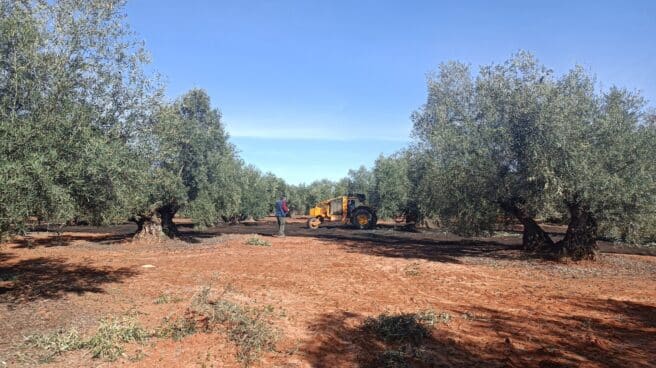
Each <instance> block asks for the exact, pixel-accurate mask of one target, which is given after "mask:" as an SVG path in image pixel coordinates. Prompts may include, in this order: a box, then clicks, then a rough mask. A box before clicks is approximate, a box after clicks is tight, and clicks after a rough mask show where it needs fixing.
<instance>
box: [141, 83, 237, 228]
mask: <svg viewBox="0 0 656 368" xmlns="http://www.w3.org/2000/svg"><path fill="white" fill-rule="evenodd" d="M147 140H148V141H149V143H148V144H146V142H147ZM143 143H144V145H147V146H148V147H149V150H150V152H149V153H148V154H147V155H148V161H149V162H150V166H149V169H148V173H147V175H146V176H147V177H146V178H145V180H144V183H143V184H142V185H141V188H142V193H141V197H140V200H141V208H140V210H139V211H137V213H136V216H135V221H136V222H137V224H138V225H139V230H138V234H137V235H138V236H140V237H153V236H160V235H161V234H162V232H163V233H164V234H166V235H168V236H170V237H174V236H177V235H178V234H179V233H178V230H177V227H176V225H175V223H174V222H173V219H174V217H175V216H176V214H177V213H178V212H180V211H184V213H185V214H187V215H189V216H190V217H191V218H192V219H193V220H194V222H195V223H197V224H199V225H202V226H208V225H212V224H214V223H216V222H217V220H218V219H219V218H220V217H221V216H223V215H229V214H232V213H235V212H236V211H237V210H238V207H239V203H240V192H239V183H238V181H237V180H235V179H236V177H237V176H238V174H239V172H240V166H239V165H240V162H239V161H238V160H237V158H236V154H235V149H234V147H233V146H232V145H231V144H230V143H229V142H228V135H227V133H226V132H225V129H224V126H223V124H222V123H221V114H220V112H219V111H218V110H217V109H214V108H212V106H211V103H210V98H209V96H208V95H207V93H206V92H205V91H203V90H200V89H194V90H191V91H189V92H187V93H186V94H185V95H184V96H182V97H181V98H179V99H178V100H177V101H175V102H173V103H171V104H164V105H162V106H161V108H160V110H159V111H157V113H155V114H154V116H153V119H152V123H151V125H150V128H149V129H148V130H147V131H146V132H145V134H144V140H143Z"/></svg>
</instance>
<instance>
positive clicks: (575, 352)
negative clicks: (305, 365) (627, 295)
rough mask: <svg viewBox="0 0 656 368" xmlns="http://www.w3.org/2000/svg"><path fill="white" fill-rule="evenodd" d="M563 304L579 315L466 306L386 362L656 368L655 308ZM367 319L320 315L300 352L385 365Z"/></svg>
mask: <svg viewBox="0 0 656 368" xmlns="http://www.w3.org/2000/svg"><path fill="white" fill-rule="evenodd" d="M562 303H570V305H569V306H568V307H572V308H575V311H576V313H574V314H571V315H560V314H557V313H554V312H547V314H546V315H545V314H540V315H536V313H535V312H532V313H530V314H529V316H525V315H516V314H511V313H508V312H504V311H500V310H495V309H492V308H486V307H472V306H467V307H461V309H462V311H461V312H462V316H466V317H460V316H461V315H460V314H456V315H454V317H453V320H452V321H451V322H450V325H449V326H444V325H441V324H440V325H438V327H437V328H435V329H434V330H433V332H432V335H431V336H430V337H429V338H428V339H427V340H426V341H425V343H424V344H422V345H421V347H420V348H419V349H415V350H413V351H414V355H413V354H412V353H407V352H408V351H410V350H408V349H405V352H406V353H405V356H406V359H404V361H401V362H397V364H396V365H388V366H392V367H422V368H423V367H454V368H458V367H517V368H520V367H536V368H557V367H559V368H566V367H567V368H569V367H572V368H573V367H579V366H594V367H636V368H647V367H653V357H654V356H656V328H655V327H654V326H655V321H654V319H655V318H656V307H655V306H650V305H645V304H639V303H635V302H627V301H617V300H607V301H606V300H593V299H578V300H574V301H572V300H563V301H562ZM591 314H592V315H603V317H591V316H590V315H591ZM363 321H364V317H363V316H361V315H357V314H353V313H348V312H338V313H332V314H325V315H322V316H321V317H320V318H319V319H318V321H316V322H315V323H314V324H312V325H311V326H309V329H310V331H311V332H312V333H313V334H314V336H312V337H311V338H310V339H309V342H308V343H306V344H305V345H304V346H303V347H302V349H301V350H302V352H303V353H304V355H305V357H306V359H307V361H308V362H309V363H310V364H311V365H312V366H313V367H337V366H339V367H385V365H384V364H381V359H380V358H381V357H384V356H385V354H386V353H387V352H389V351H390V346H389V345H386V343H384V342H383V341H380V340H379V339H377V338H376V336H373V335H372V334H371V333H370V332H369V331H368V330H367V329H366V328H365V324H364V323H363ZM453 326H457V328H454V327H453ZM400 350H401V351H402V352H403V351H404V350H403V349H400ZM396 351H397V352H398V351H399V349H398V348H396ZM417 353H418V354H417ZM408 357H409V358H408Z"/></svg>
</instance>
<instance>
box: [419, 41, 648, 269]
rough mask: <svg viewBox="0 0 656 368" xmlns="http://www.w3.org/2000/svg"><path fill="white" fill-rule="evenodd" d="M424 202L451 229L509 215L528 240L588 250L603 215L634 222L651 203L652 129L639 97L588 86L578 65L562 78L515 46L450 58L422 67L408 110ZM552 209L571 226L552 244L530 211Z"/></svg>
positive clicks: (469, 230)
mask: <svg viewBox="0 0 656 368" xmlns="http://www.w3.org/2000/svg"><path fill="white" fill-rule="evenodd" d="M413 122H414V135H415V137H416V141H417V142H416V144H415V147H416V148H415V149H416V150H417V151H419V152H421V153H422V154H423V155H425V157H426V159H424V161H423V162H422V163H421V165H422V166H423V168H424V172H423V173H422V175H421V176H420V177H419V178H417V180H418V181H419V182H418V186H419V193H420V195H419V198H420V199H421V202H422V203H421V208H422V209H423V210H424V211H426V212H427V214H428V215H437V216H439V217H440V218H441V219H443V220H444V221H445V223H446V224H447V225H448V226H450V227H451V228H452V229H453V230H455V231H457V232H459V233H463V234H476V233H481V232H485V231H490V230H493V229H494V227H495V225H496V224H497V222H498V219H499V218H500V217H501V216H504V215H510V216H514V217H515V218H516V219H517V220H518V221H520V222H521V223H522V224H523V225H524V236H523V241H524V245H525V247H526V248H527V249H529V250H536V251H548V252H549V253H551V254H556V255H559V256H563V255H566V256H569V257H572V258H574V259H582V258H593V257H594V254H595V249H596V242H595V240H596V238H597V236H598V226H599V224H600V223H613V224H630V223H632V222H634V221H639V219H640V218H641V216H644V214H645V213H648V212H649V211H653V209H654V205H655V203H654V202H655V198H656V186H655V184H654V183H655V180H654V179H655V173H656V171H655V170H654V160H653V157H654V153H655V152H654V150H655V147H656V145H655V144H654V136H653V129H651V128H649V127H648V126H646V125H645V119H644V102H643V100H642V99H641V98H640V96H639V95H638V94H636V93H632V92H628V91H625V90H621V89H618V88H611V89H610V90H608V91H605V92H598V91H597V90H596V89H595V82H594V80H593V79H592V78H591V77H590V76H589V75H588V74H587V73H586V72H585V71H584V70H583V69H581V68H579V67H575V68H574V69H572V70H571V71H569V72H568V73H566V74H565V75H563V76H561V77H556V76H554V74H553V72H552V71H551V70H549V69H547V68H546V67H544V66H542V65H541V64H540V63H539V62H538V61H537V60H536V59H535V58H534V57H533V56H532V55H530V54H528V53H525V52H520V53H518V54H517V55H515V56H514V57H512V58H511V59H510V60H508V61H507V62H505V63H504V64H501V65H490V66H485V67H482V68H481V69H480V71H479V73H478V75H477V76H476V77H475V78H474V77H472V73H471V70H470V68H469V66H468V65H464V64H461V63H455V62H451V63H447V64H443V65H441V67H440V69H439V72H438V73H436V74H434V75H431V76H429V79H428V98H427V102H426V104H425V105H424V106H423V107H422V108H421V109H420V110H419V111H417V112H416V113H414V114H413ZM554 208H555V209H557V210H558V211H561V212H562V213H564V214H565V216H566V218H567V219H568V222H569V226H568V230H567V233H566V235H565V238H564V239H563V240H562V241H560V242H558V243H555V242H553V241H552V239H551V238H550V237H549V235H548V234H547V233H546V232H544V231H543V230H542V229H541V227H540V226H539V224H538V223H537V221H536V220H535V219H536V217H538V216H539V215H540V214H543V213H546V212H549V211H553V210H554Z"/></svg>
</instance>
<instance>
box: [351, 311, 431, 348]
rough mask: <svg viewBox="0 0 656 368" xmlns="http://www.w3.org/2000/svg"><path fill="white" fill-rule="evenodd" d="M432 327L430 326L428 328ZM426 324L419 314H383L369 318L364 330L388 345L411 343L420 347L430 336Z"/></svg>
mask: <svg viewBox="0 0 656 368" xmlns="http://www.w3.org/2000/svg"><path fill="white" fill-rule="evenodd" d="M428 327H430V325H429V326H428ZM428 327H427V326H426V322H424V321H422V320H421V319H420V317H418V315H417V314H411V313H405V314H398V315H388V314H385V313H384V314H381V315H380V316H378V317H376V318H372V317H370V318H367V319H366V320H365V322H364V329H365V330H368V331H370V332H372V333H374V334H375V335H376V336H377V337H378V338H380V339H382V340H383V341H385V342H387V343H410V344H413V345H420V344H421V343H422V342H423V341H424V339H425V338H427V337H428V336H429V335H430V332H429V330H428Z"/></svg>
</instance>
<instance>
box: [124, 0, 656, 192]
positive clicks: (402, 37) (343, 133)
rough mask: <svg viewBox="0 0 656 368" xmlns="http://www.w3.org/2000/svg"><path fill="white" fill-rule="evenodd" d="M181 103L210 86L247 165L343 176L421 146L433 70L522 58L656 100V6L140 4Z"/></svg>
mask: <svg viewBox="0 0 656 368" xmlns="http://www.w3.org/2000/svg"><path fill="white" fill-rule="evenodd" d="M127 12H128V18H129V19H128V21H129V22H130V24H131V25H132V28H133V29H134V30H135V31H136V32H137V34H138V35H139V37H141V38H143V39H144V40H145V42H146V47H147V48H148V49H149V51H150V53H151V56H152V67H153V68H154V69H155V70H157V71H158V72H159V73H161V74H163V75H164V76H165V77H166V80H167V93H168V95H169V96H170V97H171V98H174V97H177V96H179V95H181V94H182V93H184V92H185V91H187V90H189V89H190V88H194V87H200V88H204V89H206V90H207V91H208V92H209V94H210V96H211V97H212V102H213V104H214V105H215V106H216V107H218V108H219V109H220V110H221V111H222V113H223V121H224V122H225V124H226V126H227V128H228V131H229V132H230V134H231V136H232V141H233V142H234V143H235V144H236V145H237V147H238V148H239V150H240V153H241V156H242V157H243V158H244V159H245V160H246V161H247V162H249V163H252V164H254V165H255V166H257V167H259V168H260V169H262V170H263V171H271V172H273V173H274V174H276V175H279V176H281V177H282V178H283V179H285V180H287V181H288V182H290V183H294V184H296V183H300V182H311V181H313V180H316V179H320V178H329V179H338V178H340V177H343V176H345V175H346V173H347V171H348V169H349V168H357V167H358V166H360V165H367V166H368V165H371V164H372V163H373V162H374V160H375V159H376V157H378V155H379V154H380V153H384V154H389V153H392V152H394V151H396V150H398V149H400V148H402V147H404V146H405V145H406V144H407V143H408V142H409V141H410V136H409V135H410V131H411V129H412V123H411V121H410V114H411V113H412V111H414V110H416V109H417V108H419V107H420V106H421V105H422V103H423V102H424V99H425V96H426V85H425V81H426V73H428V72H430V71H432V70H435V69H436V67H437V66H438V65H439V63H441V62H444V61H448V60H459V61H464V62H467V63H470V64H471V65H472V66H474V67H478V66H480V65H483V64H490V63H493V62H494V63H501V62H503V61H505V60H506V59H508V58H509V57H510V55H511V54H513V53H515V52H517V51H518V50H520V49H523V50H528V51H530V52H532V53H534V54H535V55H536V56H537V57H538V58H539V59H540V60H541V61H542V62H543V63H544V64H546V65H547V66H548V67H550V68H553V69H554V70H555V71H556V72H564V71H566V70H567V69H569V68H570V67H571V66H573V65H574V64H580V65H583V66H584V67H585V68H587V69H589V70H590V71H591V72H593V73H594V74H596V76H597V78H598V80H599V82H600V84H601V86H602V87H609V86H610V85H613V84H615V85H618V86H622V87H627V88H630V89H637V90H640V91H642V92H643V95H644V96H645V97H646V98H647V99H648V100H649V101H651V103H650V105H652V106H654V105H655V104H654V101H656V41H655V40H656V1H613V2H610V1H571V0H570V1H526V0H524V1H367V0H361V1H311V0H307V1H209V0H207V1H205V0H203V1H200V0H199V1H194V0H188V1H184V2H183V1H179V0H176V1H173V0H170V1H169V0H157V1H148V0H133V1H130V2H128V6H127Z"/></svg>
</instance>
